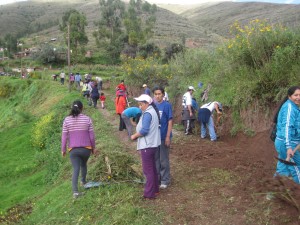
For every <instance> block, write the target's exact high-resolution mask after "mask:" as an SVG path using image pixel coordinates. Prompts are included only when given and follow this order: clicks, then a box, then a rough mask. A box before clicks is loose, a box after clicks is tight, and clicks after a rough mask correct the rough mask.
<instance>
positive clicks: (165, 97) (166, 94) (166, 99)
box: [163, 92, 169, 102]
mask: <svg viewBox="0 0 300 225" xmlns="http://www.w3.org/2000/svg"><path fill="white" fill-rule="evenodd" d="M163 100H164V101H167V102H168V101H169V96H168V93H167V92H165V96H164V98H163Z"/></svg>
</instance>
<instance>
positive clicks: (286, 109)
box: [61, 81, 300, 200]
mask: <svg viewBox="0 0 300 225" xmlns="http://www.w3.org/2000/svg"><path fill="white" fill-rule="evenodd" d="M96 84H97V83H94V88H95V87H97V85H96ZM143 87H144V85H143ZM145 87H146V86H145ZM145 87H144V88H145ZM116 89H117V91H116V106H117V105H118V104H120V102H122V103H121V104H122V109H118V110H116V112H117V114H119V116H120V128H121V122H122V123H123V124H122V128H123V129H126V130H127V133H128V137H129V139H130V140H137V150H138V151H140V153H141V160H142V168H143V173H144V175H145V177H146V183H145V186H144V194H143V197H144V198H145V199H150V200H151V199H155V198H156V196H157V195H158V194H159V190H160V189H165V188H167V187H168V186H169V185H170V183H171V175H170V161H169V150H170V145H171V139H172V126H173V113H172V106H171V104H170V103H169V102H168V101H165V100H164V99H165V91H164V88H163V87H159V86H157V87H154V89H153V90H152V94H153V97H151V96H150V95H151V92H150V95H149V92H148V91H147V94H146V93H144V94H141V95H140V96H139V97H137V98H134V99H135V100H136V102H137V106H134V107H127V106H128V101H127V88H126V86H125V84H124V81H122V82H121V83H120V84H119V85H118V86H117V88H116ZM194 91H195V89H194V87H193V86H189V87H188V90H187V92H186V93H185V94H184V95H183V98H182V110H183V111H182V120H183V122H184V127H185V134H189V133H191V132H192V128H193V121H192V120H195V119H196V112H197V113H198V116H197V120H198V122H199V123H200V124H201V132H200V136H201V138H205V137H206V128H208V131H209V135H210V140H211V141H216V140H217V135H216V133H215V128H214V120H213V118H212V114H213V112H214V111H216V113H217V115H221V114H222V104H221V103H220V102H217V101H213V102H209V103H206V104H204V105H202V106H201V107H198V106H197V105H196V106H195V104H193V97H192V96H193V92H194ZM193 105H194V106H193ZM299 106H300V86H293V87H291V88H289V90H288V93H287V96H286V98H285V99H284V100H283V101H282V103H281V104H280V107H279V109H278V111H277V113H276V115H275V117H274V122H276V124H277V132H276V140H275V148H276V151H277V152H278V157H279V158H280V159H286V161H291V162H293V163H295V165H290V164H286V163H285V162H284V161H285V160H282V161H278V163H277V169H276V173H275V176H277V175H281V176H291V177H292V178H293V179H294V181H295V182H297V183H300V153H299V152H298V151H296V149H297V148H296V147H297V146H298V147H299V144H300V109H299ZM194 107H196V108H194ZM82 110H83V104H82V102H81V101H79V100H77V101H74V102H73V104H72V109H71V112H70V115H69V116H68V117H66V118H65V120H64V123H63V130H62V147H61V151H62V155H63V156H65V155H66V152H67V150H68V151H69V152H70V159H71V163H72V165H73V176H72V189H73V196H74V197H75V198H76V197H78V196H80V195H82V193H80V192H78V177H79V170H80V168H81V184H85V183H86V173H87V167H86V162H87V160H88V158H89V156H90V154H93V153H95V135H94V131H93V124H92V120H91V119H90V118H89V117H88V116H86V115H84V114H82ZM219 118H220V117H218V119H219ZM134 127H136V131H133V128H134ZM123 129H122V130H123ZM120 130H121V129H120ZM67 143H68V147H67Z"/></svg>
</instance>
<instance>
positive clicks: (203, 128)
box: [201, 116, 217, 141]
mask: <svg viewBox="0 0 300 225" xmlns="http://www.w3.org/2000/svg"><path fill="white" fill-rule="evenodd" d="M206 125H207V127H208V132H209V136H210V140H211V141H216V140H217V135H216V132H215V125H214V120H213V118H212V116H211V117H210V118H209V121H208V123H207V124H206ZM205 136H206V126H205V125H204V124H203V123H202V122H201V138H205Z"/></svg>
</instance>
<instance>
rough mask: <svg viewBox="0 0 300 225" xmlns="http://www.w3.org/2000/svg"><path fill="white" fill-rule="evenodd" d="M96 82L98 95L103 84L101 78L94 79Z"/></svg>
mask: <svg viewBox="0 0 300 225" xmlns="http://www.w3.org/2000/svg"><path fill="white" fill-rule="evenodd" d="M96 81H97V88H98V91H99V94H100V93H101V90H102V84H103V81H102V78H101V77H96Z"/></svg>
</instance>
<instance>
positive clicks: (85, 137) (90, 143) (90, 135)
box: [61, 100, 95, 198]
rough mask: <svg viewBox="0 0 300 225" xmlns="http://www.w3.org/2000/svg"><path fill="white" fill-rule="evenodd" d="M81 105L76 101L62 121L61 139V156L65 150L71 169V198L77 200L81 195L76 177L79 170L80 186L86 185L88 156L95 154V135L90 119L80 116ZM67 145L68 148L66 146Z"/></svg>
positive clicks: (64, 154) (64, 153)
mask: <svg viewBox="0 0 300 225" xmlns="http://www.w3.org/2000/svg"><path fill="white" fill-rule="evenodd" d="M82 110H83V104H82V102H81V101H80V100H76V101H74V102H73V104H72V109H71V112H70V114H69V116H67V117H66V118H65V119H64V122H63V128H62V137H61V152H62V156H63V157H64V156H66V152H67V149H68V151H69V153H70V160H71V163H72V167H73V175H72V190H73V197H74V198H77V197H79V196H81V195H82V194H83V193H81V192H79V191H78V177H79V172H80V170H81V184H82V185H84V184H85V183H86V175H87V161H88V159H89V157H90V154H94V153H95V135H94V130H93V123H92V120H91V118H89V117H88V116H86V115H84V114H82ZM67 143H68V146H67Z"/></svg>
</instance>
